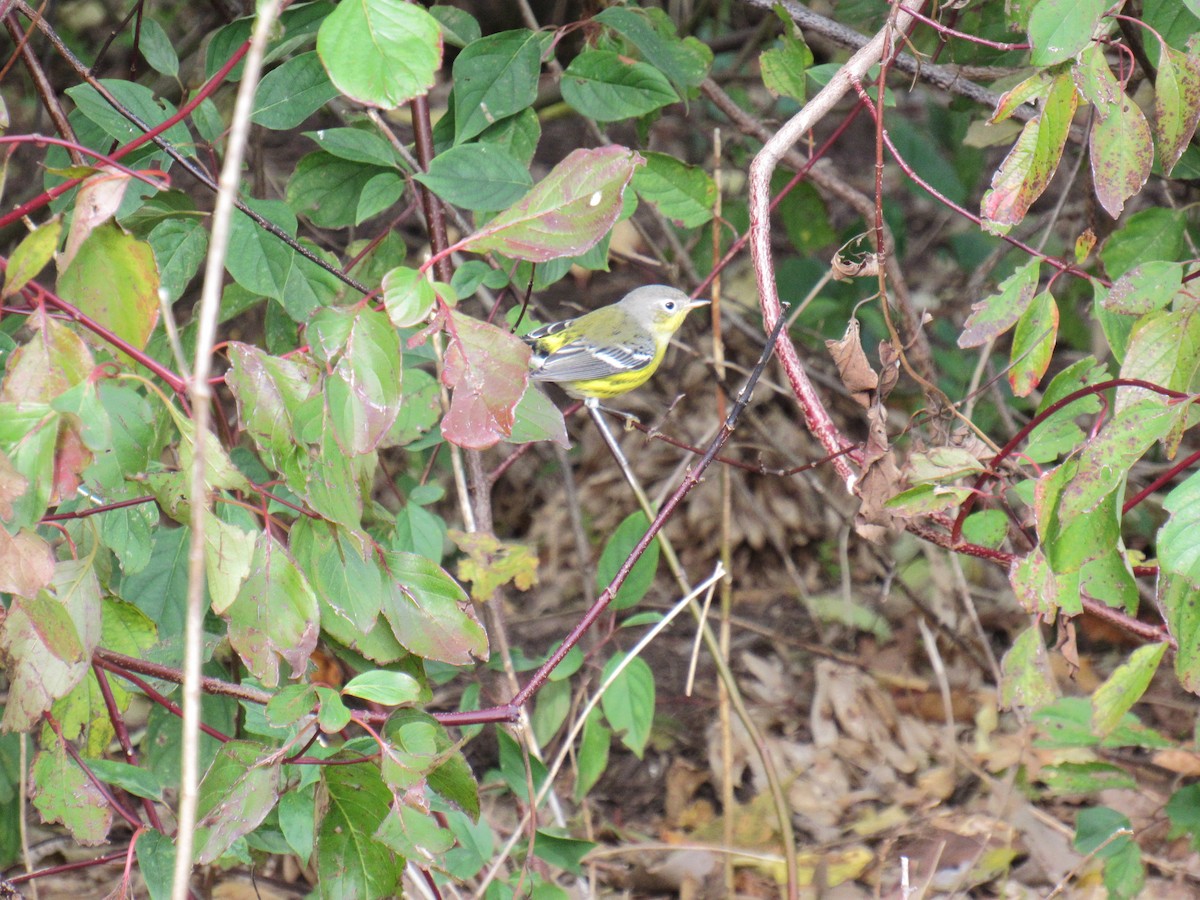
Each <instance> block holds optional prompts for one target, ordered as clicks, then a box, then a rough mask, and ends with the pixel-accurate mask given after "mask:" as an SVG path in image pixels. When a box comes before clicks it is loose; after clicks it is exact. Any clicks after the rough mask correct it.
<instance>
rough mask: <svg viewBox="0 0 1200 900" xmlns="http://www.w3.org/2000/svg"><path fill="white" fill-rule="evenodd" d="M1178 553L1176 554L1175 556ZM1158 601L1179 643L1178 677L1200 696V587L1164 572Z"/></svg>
mask: <svg viewBox="0 0 1200 900" xmlns="http://www.w3.org/2000/svg"><path fill="white" fill-rule="evenodd" d="M1193 477H1195V476H1193ZM1188 480H1189V481H1190V480H1191V479H1188ZM1178 552H1179V550H1177V549H1173V550H1172V553H1173V554H1174V553H1178ZM1157 600H1158V605H1159V608H1160V609H1161V610H1163V614H1164V617H1165V618H1166V621H1167V629H1168V630H1169V631H1170V633H1171V636H1172V637H1174V638H1175V640H1176V641H1178V642H1179V651H1178V652H1177V653H1176V654H1175V675H1176V676H1177V677H1178V678H1179V683H1180V684H1181V685H1183V687H1184V688H1185V689H1186V690H1189V691H1191V692H1192V693H1200V608H1198V607H1197V604H1196V587H1195V585H1193V584H1192V583H1191V582H1190V581H1189V579H1188V578H1187V577H1186V576H1185V575H1177V574H1175V573H1174V572H1171V571H1169V570H1166V569H1164V571H1163V572H1162V574H1160V575H1159V578H1158V586H1157Z"/></svg>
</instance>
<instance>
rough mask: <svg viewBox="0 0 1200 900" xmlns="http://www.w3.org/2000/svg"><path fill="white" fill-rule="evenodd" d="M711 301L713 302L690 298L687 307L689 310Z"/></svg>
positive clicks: (706, 304)
mask: <svg viewBox="0 0 1200 900" xmlns="http://www.w3.org/2000/svg"><path fill="white" fill-rule="evenodd" d="M710 303H712V301H711V300H689V301H688V305H687V308H688V309H689V310H692V309H697V308H699V307H701V306H708V304H710Z"/></svg>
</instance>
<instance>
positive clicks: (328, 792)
mask: <svg viewBox="0 0 1200 900" xmlns="http://www.w3.org/2000/svg"><path fill="white" fill-rule="evenodd" d="M345 752H347V753H349V752H350V751H345ZM355 755H357V754H355ZM335 759H336V757H335ZM321 779H322V782H323V784H324V788H325V796H326V797H327V798H328V807H327V808H326V811H325V815H324V817H323V818H322V820H321V824H320V827H319V829H318V831H317V859H316V862H317V875H318V884H319V888H318V892H319V894H318V895H319V896H320V897H321V898H329V900H351V898H373V897H390V896H392V895H393V894H394V893H395V889H396V885H397V881H398V876H399V874H400V872H401V871H402V870H403V867H402V866H401V865H399V864H398V860H397V859H396V856H395V854H394V853H393V852H392V851H391V850H389V849H388V848H387V847H386V846H384V845H383V844H381V843H379V842H378V841H377V840H375V830H376V829H377V828H378V827H379V825H380V824H381V823H382V822H383V820H384V817H385V816H386V815H387V813H388V807H389V806H390V805H391V801H392V792H391V790H390V789H389V788H388V786H387V785H386V784H384V783H383V778H382V777H381V776H380V774H379V767H378V766H377V765H375V764H374V763H355V764H351V765H334V766H322V767H321Z"/></svg>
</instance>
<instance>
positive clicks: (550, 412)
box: [505, 384, 571, 449]
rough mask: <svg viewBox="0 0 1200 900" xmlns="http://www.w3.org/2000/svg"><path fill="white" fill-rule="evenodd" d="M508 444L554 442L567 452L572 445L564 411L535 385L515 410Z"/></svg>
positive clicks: (530, 387)
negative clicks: (568, 435) (564, 418)
mask: <svg viewBox="0 0 1200 900" xmlns="http://www.w3.org/2000/svg"><path fill="white" fill-rule="evenodd" d="M505 441H507V442H508V443H510V444H527V443H530V442H532V441H553V442H554V443H556V444H558V446H560V447H562V448H563V449H566V448H568V447H570V446H571V441H570V439H569V438H568V437H567V423H566V422H565V421H564V420H563V414H562V411H561V410H560V409H559V408H558V407H557V406H555V405H554V404H553V403H552V402H551V401H550V398H549V397H547V396H546V395H545V394H544V393H542V392H541V390H539V389H538V388H537V387H536V386H535V385H533V384H530V385H529V386H528V387H527V388H526V389H525V393H524V394H522V395H521V399H520V401H518V403H517V407H516V409H514V410H513V427H512V433H511V434H509V436H508V437H506V438H505Z"/></svg>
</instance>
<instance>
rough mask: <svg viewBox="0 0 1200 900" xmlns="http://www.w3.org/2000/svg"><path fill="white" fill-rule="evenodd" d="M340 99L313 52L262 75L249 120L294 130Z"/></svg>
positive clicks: (267, 126)
mask: <svg viewBox="0 0 1200 900" xmlns="http://www.w3.org/2000/svg"><path fill="white" fill-rule="evenodd" d="M336 96H338V89H337V88H336V87H334V86H333V82H331V81H330V80H329V76H328V75H326V74H325V69H324V68H323V67H322V66H321V60H320V59H319V58H318V57H317V54H316V53H315V52H313V51H310V52H308V53H301V54H300V55H299V56H293V57H292V58H291V59H289V60H287V61H286V62H284V63H283V65H281V66H278V67H277V68H275V69H272V70H271V71H270V72H268V73H267V74H266V75H264V76H263V79H262V82H260V83H259V85H258V92H257V93H256V94H255V95H254V111H253V112H252V113H251V114H250V121H252V122H254V124H256V125H261V126H263V127H264V128H270V129H272V130H274V131H285V130H287V129H289V128H295V127H296V126H298V125H299V124H300V123H301V122H303V121H304V120H305V119H307V118H308V117H309V116H311V115H312V114H313V113H315V112H316V111H317V110H318V109H320V108H321V107H322V106H324V105H325V104H326V103H328V102H329V101H330V100H332V99H333V98H334V97H336Z"/></svg>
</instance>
